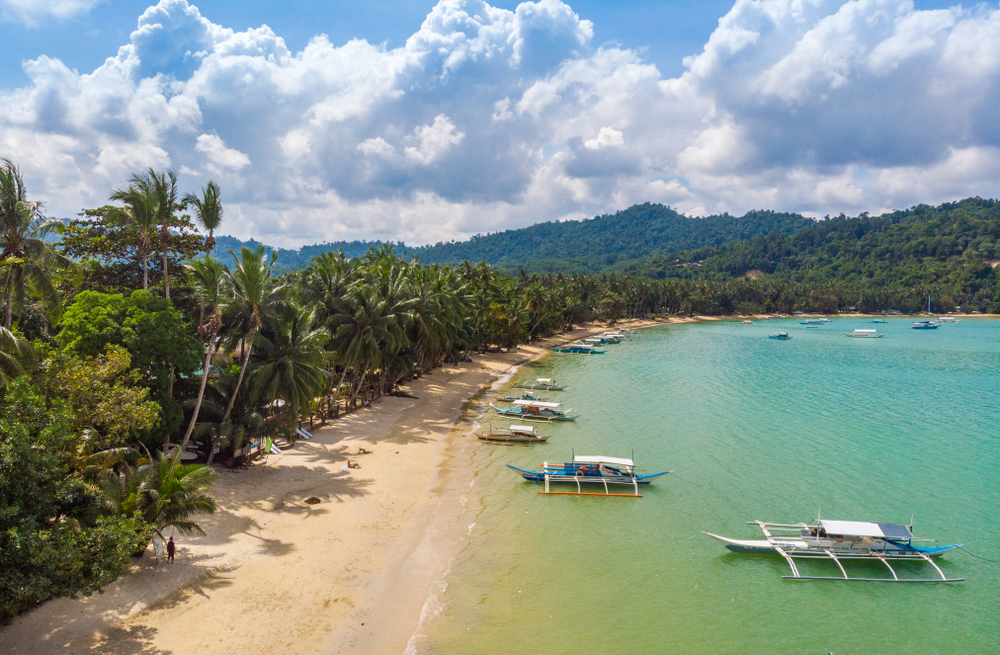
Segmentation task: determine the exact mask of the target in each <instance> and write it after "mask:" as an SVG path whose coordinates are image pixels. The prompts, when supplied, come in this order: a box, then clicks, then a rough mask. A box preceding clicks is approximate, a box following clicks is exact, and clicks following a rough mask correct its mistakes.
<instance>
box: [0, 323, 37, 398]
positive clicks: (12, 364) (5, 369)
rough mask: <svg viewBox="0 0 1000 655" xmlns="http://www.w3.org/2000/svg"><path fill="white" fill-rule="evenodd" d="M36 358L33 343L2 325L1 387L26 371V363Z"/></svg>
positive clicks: (0, 350) (0, 339)
mask: <svg viewBox="0 0 1000 655" xmlns="http://www.w3.org/2000/svg"><path fill="white" fill-rule="evenodd" d="M33 358H34V350H33V349H32V347H31V344H30V343H29V342H28V341H27V340H26V339H22V338H20V337H18V336H17V335H16V334H14V333H13V332H11V331H10V330H8V329H7V328H2V327H0V387H5V386H7V384H8V383H10V381H11V380H13V379H14V378H16V377H20V376H22V375H24V373H25V368H26V367H25V364H27V363H29V362H31V360H32V359H33Z"/></svg>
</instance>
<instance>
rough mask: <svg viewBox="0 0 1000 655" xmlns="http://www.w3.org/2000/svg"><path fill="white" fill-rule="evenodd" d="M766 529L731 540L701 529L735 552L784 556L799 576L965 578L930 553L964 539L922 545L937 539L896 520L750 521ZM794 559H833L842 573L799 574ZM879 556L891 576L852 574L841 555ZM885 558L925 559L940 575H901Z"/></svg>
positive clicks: (936, 553) (940, 551)
mask: <svg viewBox="0 0 1000 655" xmlns="http://www.w3.org/2000/svg"><path fill="white" fill-rule="evenodd" d="M747 525H756V526H758V527H760V529H761V530H762V531H763V533H764V538H763V539H730V538H728V537H722V536H720V535H717V534H712V533H711V532H704V533H703V534H706V535H708V536H709V537H711V538H713V539H715V540H716V541H718V542H720V543H722V544H724V545H725V546H726V548H727V549H729V550H731V551H733V552H735V553H765V554H777V555H781V556H782V557H784V558H785V560H786V561H787V562H788V564H789V566H790V567H791V569H792V575H790V576H788V575H786V576H782V577H784V578H789V579H795V580H853V581H868V582H961V581H963V580H964V578H948V577H947V576H945V574H944V573H943V572H942V571H941V569H940V568H939V567H938V566H937V564H935V563H934V562H933V561H932V559H931V558H933V557H940V556H941V555H943V554H944V553H946V552H948V551H950V550H954V549H956V548H961V547H962V546H964V545H965V544H952V545H949V546H937V545H933V546H926V545H925V546H920V545H916V544H914V542H921V543H928V542H931V543H934V544H937V542H936V541H935V540H933V539H926V538H919V537H914V536H913V533H912V532H911V528H912V521H911V524H910V525H909V526H907V525H900V524H897V523H873V522H867V521H828V520H826V519H822V518H817V519H816V521H815V522H813V523H768V522H765V521H750V522H748V523H747ZM796 559H819V560H826V561H829V560H833V561H834V562H835V563H836V564H837V567H838V568H839V569H840V572H841V573H842V574H843V577H824V576H806V575H802V574H800V573H799V569H798V567H797V566H796V564H795V560H796ZM842 559H868V560H871V559H877V560H880V561H881V562H882V563H883V564H885V566H886V567H887V568H888V569H889V572H890V573H891V574H892V578H851V577H848V575H847V571H846V570H845V569H844V566H843V564H842V563H841V561H840V560H842ZM886 560H910V561H924V562H928V563H930V564H931V566H933V567H934V569H935V570H936V571H937V572H938V574H939V575H940V576H941V577H940V578H939V579H938V578H931V579H906V578H900V577H899V576H898V575H897V574H896V571H895V570H894V569H893V568H892V566H890V565H889V562H888V561H886Z"/></svg>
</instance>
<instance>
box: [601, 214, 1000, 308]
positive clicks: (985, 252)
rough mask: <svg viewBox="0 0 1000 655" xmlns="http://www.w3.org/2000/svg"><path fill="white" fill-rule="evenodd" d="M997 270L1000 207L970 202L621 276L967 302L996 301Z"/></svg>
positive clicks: (851, 221)
mask: <svg viewBox="0 0 1000 655" xmlns="http://www.w3.org/2000/svg"><path fill="white" fill-rule="evenodd" d="M678 260H679V261H678ZM699 262H700V265H699ZM998 262H1000V202H998V201H996V200H983V199H981V198H968V199H966V200H962V201H959V202H954V203H947V204H944V205H941V206H939V207H930V206H928V205H918V206H916V207H914V208H912V209H908V210H905V211H896V212H892V213H889V214H883V215H881V216H869V215H867V214H862V215H860V216H858V217H855V218H848V217H845V216H841V217H837V218H831V219H827V220H824V221H819V222H816V223H813V224H811V225H807V226H806V227H803V228H802V229H800V230H799V231H798V232H795V233H794V234H781V233H777V232H775V233H771V234H767V235H761V236H756V237H754V238H751V239H746V240H741V241H733V242H730V243H727V244H724V245H722V246H719V247H711V248H702V249H697V250H690V251H686V252H683V253H671V254H669V255H668V254H661V255H657V256H655V257H653V258H651V259H649V260H646V261H634V262H631V263H629V264H627V265H626V266H623V267H621V268H620V271H621V272H626V273H632V274H636V275H640V276H644V277H653V278H661V279H662V278H668V277H676V278H694V279H708V280H726V279H732V278H738V277H744V276H747V277H756V276H758V275H767V276H770V277H773V278H776V279H784V280H787V281H791V282H805V283H811V284H825V283H829V282H832V281H837V282H843V283H858V284H866V285H868V286H875V287H896V288H903V287H909V288H914V287H921V288H928V289H929V288H931V287H933V288H935V289H951V290H952V291H953V292H954V293H955V294H956V297H958V295H962V296H965V297H971V296H976V295H977V294H987V295H989V296H992V295H993V294H995V293H1000V288H998V284H997V278H998V277H1000V268H997V264H998ZM984 297H985V296H984Z"/></svg>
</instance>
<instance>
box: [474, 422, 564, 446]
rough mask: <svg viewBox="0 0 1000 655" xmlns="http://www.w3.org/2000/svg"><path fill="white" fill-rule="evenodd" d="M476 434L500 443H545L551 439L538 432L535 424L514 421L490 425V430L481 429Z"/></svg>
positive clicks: (483, 439)
mask: <svg viewBox="0 0 1000 655" xmlns="http://www.w3.org/2000/svg"><path fill="white" fill-rule="evenodd" d="M475 434H476V437H478V438H479V439H480V440H482V441H493V442H500V443H545V442H546V441H548V440H549V437H548V436H543V435H540V434H538V432H537V430H536V429H535V426H533V425H515V424H513V423H511V424H510V425H508V426H494V425H490V426H489V430H488V431H487V430H480V431H478V432H476V433H475Z"/></svg>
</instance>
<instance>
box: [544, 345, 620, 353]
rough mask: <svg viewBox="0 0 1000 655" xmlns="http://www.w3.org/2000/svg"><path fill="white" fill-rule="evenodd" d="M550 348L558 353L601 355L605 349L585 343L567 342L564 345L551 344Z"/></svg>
mask: <svg viewBox="0 0 1000 655" xmlns="http://www.w3.org/2000/svg"><path fill="white" fill-rule="evenodd" d="M552 350H554V351H556V352H558V353H572V354H574V355H603V354H604V353H605V352H607V351H605V350H598V349H597V348H594V347H593V346H591V345H589V344H585V343H569V344H566V345H565V346H552Z"/></svg>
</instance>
